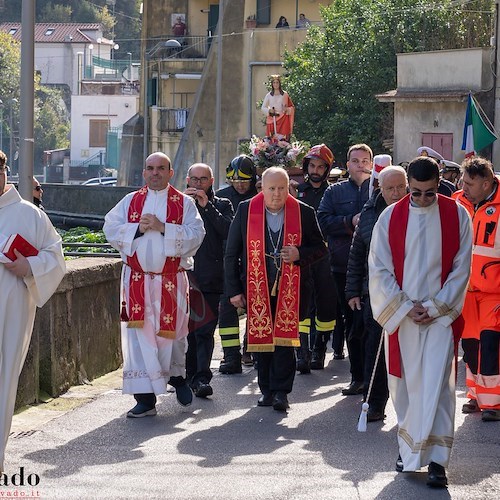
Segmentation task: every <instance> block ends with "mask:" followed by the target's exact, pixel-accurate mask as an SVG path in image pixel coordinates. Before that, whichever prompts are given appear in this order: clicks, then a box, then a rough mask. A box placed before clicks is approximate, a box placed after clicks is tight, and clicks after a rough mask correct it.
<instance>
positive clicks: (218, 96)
mask: <svg viewBox="0 0 500 500" xmlns="http://www.w3.org/2000/svg"><path fill="white" fill-rule="evenodd" d="M223 11H224V0H220V1H219V20H218V21H217V77H216V83H215V165H214V184H215V190H217V189H218V188H219V177H220V176H219V167H220V165H219V164H220V140H221V113H222V110H221V107H222V32H223V29H222V23H223V21H222V19H223V17H224V14H223Z"/></svg>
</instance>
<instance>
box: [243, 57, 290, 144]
mask: <svg viewBox="0 0 500 500" xmlns="http://www.w3.org/2000/svg"><path fill="white" fill-rule="evenodd" d="M254 66H279V67H281V66H283V63H282V62H281V61H252V62H250V63H248V102H247V132H248V137H251V136H252V68H253V67H254Z"/></svg>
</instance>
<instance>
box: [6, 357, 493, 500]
mask: <svg viewBox="0 0 500 500" xmlns="http://www.w3.org/2000/svg"><path fill="white" fill-rule="evenodd" d="M217 358H220V355H218V356H217ZM327 361H328V366H327V368H326V369H325V370H323V371H316V372H313V373H312V374H311V375H297V377H296V379H295V386H294V391H293V393H292V394H291V395H290V398H289V399H290V404H291V408H290V410H289V411H288V413H286V414H283V413H279V412H276V411H274V410H273V409H272V408H260V407H257V406H256V402H257V399H258V397H259V393H258V388H257V383H256V371H255V370H253V369H252V368H244V372H243V374H241V375H231V376H229V375H220V374H219V373H218V372H216V368H217V367H218V364H219V361H218V359H215V360H214V362H213V368H214V372H216V373H215V376H214V379H213V381H212V385H213V387H214V395H213V396H212V397H211V398H209V399H206V400H201V399H198V398H195V401H194V403H193V405H192V406H191V407H190V408H189V409H183V408H181V407H180V406H179V405H178V404H177V402H176V399H175V396H174V395H173V394H167V395H165V396H162V397H161V398H160V400H159V404H158V406H157V408H158V415H157V416H155V417H147V418H142V419H127V418H125V414H126V411H127V410H128V409H130V408H131V407H132V406H133V403H134V402H133V399H132V397H131V396H126V395H122V394H121V391H120V386H121V379H120V373H119V372H115V373H113V374H109V375H108V376H106V377H104V378H102V379H99V380H96V381H94V383H93V384H92V385H91V386H81V387H76V388H73V389H71V390H70V391H69V392H68V393H67V394H66V395H64V396H63V397H61V398H58V399H55V400H53V401H51V402H49V403H47V404H44V405H39V406H36V407H32V408H30V409H29V410H27V411H24V412H22V413H20V414H18V415H16V416H15V418H14V425H13V428H12V434H11V438H10V441H9V444H8V447H7V460H6V473H7V480H8V481H9V485H8V486H5V485H3V486H0V498H4V497H8V496H9V495H10V496H11V497H14V496H15V494H17V496H18V497H23V498H28V497H32V498H47V499H51V498H60V499H94V498H95V499H136V498H137V499H139V498H140V499H169V500H170V499H172V500H173V499H189V500H195V499H203V500H207V499H217V500H226V499H229V500H232V499H245V500H248V499H252V500H259V499H263V500H264V499H265V500H269V499H273V500H274V499H276V500H285V499H286V500H291V499H304V500H315V499H342V500H350V499H405V500H406V499H419V500H420V499H422V498H426V499H429V500H432V499H449V498H453V499H464V500H470V499H494V498H495V499H497V498H500V422H482V421H481V418H480V416H479V415H467V416H465V415H462V414H461V412H460V409H461V405H462V404H463V403H464V402H465V401H466V398H465V393H464V387H463V380H464V376H463V366H462V369H461V373H460V376H459V386H458V388H457V415H456V416H457V418H456V429H457V432H456V436H455V444H454V448H453V453H452V459H451V464H450V467H449V471H448V478H449V483H450V486H449V488H448V489H447V490H431V489H429V488H428V487H427V486H426V485H425V480H426V472H425V471H423V472H420V473H405V474H398V473H397V472H395V470H394V464H395V459H396V457H397V446H396V420H395V414H394V410H393V408H392V405H391V404H390V403H389V405H388V408H387V418H386V420H385V422H383V423H382V422H377V423H369V424H368V431H367V432H366V433H360V432H358V431H357V419H358V415H359V411H360V407H361V400H360V397H358V396H348V397H345V396H342V395H341V392H340V391H341V389H342V387H345V386H346V385H347V384H348V383H349V381H350V377H349V361H348V359H345V360H342V361H338V360H335V361H334V360H332V357H331V353H329V354H328V355H327ZM21 468H22V472H23V474H24V478H21V476H20V474H21ZM13 474H17V476H14V478H12V475H13ZM13 479H14V481H16V482H17V483H19V482H21V480H22V481H23V483H24V486H19V485H18V486H15V485H12V480H13ZM4 480H5V478H4ZM37 481H38V484H36V483H37ZM28 482H31V484H32V485H33V486H30V485H29V484H28Z"/></svg>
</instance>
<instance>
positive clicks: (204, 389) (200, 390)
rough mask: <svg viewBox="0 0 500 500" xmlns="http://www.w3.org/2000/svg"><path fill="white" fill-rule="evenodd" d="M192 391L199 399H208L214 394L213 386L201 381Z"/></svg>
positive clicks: (193, 386) (194, 385)
mask: <svg viewBox="0 0 500 500" xmlns="http://www.w3.org/2000/svg"><path fill="white" fill-rule="evenodd" d="M192 389H193V392H194V395H195V396H196V397H197V398H206V397H207V396H211V395H212V394H213V393H214V390H213V389H212V386H211V385H210V384H209V383H208V382H202V381H201V380H199V381H198V382H196V383H195V384H193V385H192Z"/></svg>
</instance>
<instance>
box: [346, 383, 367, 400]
mask: <svg viewBox="0 0 500 500" xmlns="http://www.w3.org/2000/svg"><path fill="white" fill-rule="evenodd" d="M363 390H364V384H363V382H355V381H352V382H351V383H350V384H349V385H348V386H347V387H346V388H345V389H342V394H343V395H344V396H355V395H356V394H363Z"/></svg>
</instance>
